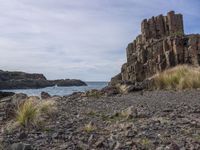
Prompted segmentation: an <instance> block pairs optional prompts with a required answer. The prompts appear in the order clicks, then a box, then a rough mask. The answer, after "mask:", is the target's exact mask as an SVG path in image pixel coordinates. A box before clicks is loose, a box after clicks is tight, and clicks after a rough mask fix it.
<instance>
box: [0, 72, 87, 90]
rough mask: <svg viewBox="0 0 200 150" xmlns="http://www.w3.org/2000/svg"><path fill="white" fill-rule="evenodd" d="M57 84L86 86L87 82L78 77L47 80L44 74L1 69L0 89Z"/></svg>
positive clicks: (42, 86)
mask: <svg viewBox="0 0 200 150" xmlns="http://www.w3.org/2000/svg"><path fill="white" fill-rule="evenodd" d="M55 85H57V86H85V85H87V84H86V83H85V82H83V81H81V80H76V79H61V80H47V79H46V77H45V76H44V75H43V74H36V73H33V74H30V73H25V72H9V71H2V70H0V89H29V88H44V87H49V86H55Z"/></svg>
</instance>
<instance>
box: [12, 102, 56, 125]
mask: <svg viewBox="0 0 200 150" xmlns="http://www.w3.org/2000/svg"><path fill="white" fill-rule="evenodd" d="M55 111H56V103H55V101H53V100H32V99H29V100H26V101H25V102H24V103H22V104H20V105H19V106H18V109H17V110H16V123H17V124H18V125H20V126H22V127H28V126H37V125H38V124H39V123H41V121H42V120H44V118H46V117H49V116H50V115H52V114H53V113H54V112H55Z"/></svg>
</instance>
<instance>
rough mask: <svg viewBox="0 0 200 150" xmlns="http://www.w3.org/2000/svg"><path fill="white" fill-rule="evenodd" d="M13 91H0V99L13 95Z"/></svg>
mask: <svg viewBox="0 0 200 150" xmlns="http://www.w3.org/2000/svg"><path fill="white" fill-rule="evenodd" d="M14 94H15V93H13V92H1V91H0V99H1V98H4V97H8V96H13V95H14Z"/></svg>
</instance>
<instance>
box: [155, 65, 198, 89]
mask: <svg viewBox="0 0 200 150" xmlns="http://www.w3.org/2000/svg"><path fill="white" fill-rule="evenodd" d="M153 88H155V89H169V90H170V89H175V90H183V89H197V88H200V68H197V67H192V66H187V65H179V66H176V67H174V68H171V69H168V70H166V71H164V72H161V73H158V74H157V75H155V76H154V77H153Z"/></svg>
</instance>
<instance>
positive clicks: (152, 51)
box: [111, 11, 200, 85]
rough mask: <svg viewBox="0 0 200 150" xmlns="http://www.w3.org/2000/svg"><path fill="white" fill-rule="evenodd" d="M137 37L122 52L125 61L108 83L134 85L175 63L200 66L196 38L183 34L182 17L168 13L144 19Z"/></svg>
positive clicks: (196, 35)
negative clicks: (125, 58)
mask: <svg viewBox="0 0 200 150" xmlns="http://www.w3.org/2000/svg"><path fill="white" fill-rule="evenodd" d="M141 32H142V33H141V34H140V35H138V36H137V37H136V39H135V40H134V41H133V42H131V43H129V44H128V46H127V49H126V53H127V62H126V63H125V64H123V65H122V68H121V73H120V74H118V75H117V76H115V77H113V78H112V79H111V84H112V85H115V84H116V83H119V82H120V83H124V82H129V83H138V82H142V81H144V80H145V79H147V78H149V77H151V76H153V75H154V74H156V73H157V72H160V71H163V70H165V69H167V68H170V67H173V66H176V65H178V64H191V65H195V66H198V65H200V35H199V34H192V35H185V34H184V28H183V17H182V15H181V14H175V12H174V11H171V12H169V13H168V14H167V16H162V15H159V16H157V17H152V18H151V19H149V20H147V19H145V20H144V21H142V24H141Z"/></svg>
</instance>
